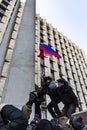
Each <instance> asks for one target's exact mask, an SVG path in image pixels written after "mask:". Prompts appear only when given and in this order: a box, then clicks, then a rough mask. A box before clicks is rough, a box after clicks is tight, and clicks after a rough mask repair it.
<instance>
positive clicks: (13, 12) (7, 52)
mask: <svg viewBox="0 0 87 130" xmlns="http://www.w3.org/2000/svg"><path fill="white" fill-rule="evenodd" d="M23 8H24V5H23V4H22V3H21V2H20V1H19V0H0V100H1V99H2V95H3V89H4V86H5V81H6V79H7V75H8V70H9V66H10V62H11V59H12V54H13V49H14V47H15V42H16V38H17V34H18V29H19V25H20V21H21V18H22V13H23Z"/></svg>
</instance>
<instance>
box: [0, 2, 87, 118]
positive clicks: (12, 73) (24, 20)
mask: <svg viewBox="0 0 87 130" xmlns="http://www.w3.org/2000/svg"><path fill="white" fill-rule="evenodd" d="M34 14H35V0H26V4H25V5H24V4H22V3H21V2H20V0H0V102H1V101H2V97H3V95H4V96H5V95H7V96H6V98H7V100H6V99H5V100H6V101H7V102H9V103H13V104H16V105H18V104H20V105H22V103H25V101H27V100H26V99H28V94H29V92H30V91H31V89H33V88H34V77H35V84H37V85H39V86H40V84H41V80H40V78H41V75H43V74H44V75H46V76H48V75H50V76H52V77H53V79H54V80H56V79H58V78H60V77H64V78H65V79H66V80H68V81H69V83H70V85H71V86H72V88H73V90H74V92H75V93H76V95H77V96H78V98H79V103H80V108H81V110H85V109H86V108H87V57H86V55H85V53H84V51H83V50H81V49H80V48H79V47H78V46H76V44H75V43H73V42H72V41H70V40H69V39H68V38H67V37H66V36H64V35H63V34H62V33H60V32H59V31H58V30H57V29H56V28H54V27H53V26H52V25H51V24H49V23H47V22H46V20H44V19H42V18H41V17H40V16H39V15H36V17H35V15H34ZM30 19H31V20H30ZM34 22H35V23H34ZM31 32H32V33H31ZM34 32H35V34H34ZM43 42H44V43H46V44H48V45H50V46H51V47H52V48H53V49H55V50H56V51H58V52H59V53H60V55H61V56H62V58H61V59H57V58H56V57H49V56H44V57H43V58H39V57H38V54H39V43H43ZM34 43H35V44H34ZM34 52H35V53H34ZM34 54H35V57H34ZM34 70H35V73H34ZM10 91H11V97H16V98H11V99H10ZM18 94H19V95H18ZM8 95H9V96H8ZM22 98H23V99H24V100H23V99H22ZM17 99H18V100H17ZM49 100H50V99H49V97H47V103H48V102H49ZM3 101H4V100H3ZM3 101H2V102H3ZM20 102H21V103H20ZM60 106H61V105H60ZM45 115H46V111H44V109H43V118H44V116H45Z"/></svg>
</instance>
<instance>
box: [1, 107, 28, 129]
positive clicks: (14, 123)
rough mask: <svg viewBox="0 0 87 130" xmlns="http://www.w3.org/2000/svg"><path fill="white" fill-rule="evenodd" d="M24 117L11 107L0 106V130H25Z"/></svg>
mask: <svg viewBox="0 0 87 130" xmlns="http://www.w3.org/2000/svg"><path fill="white" fill-rule="evenodd" d="M27 125H28V120H27V118H26V116H25V115H24V114H23V113H22V112H21V111H20V110H19V109H17V108H16V107H14V106H12V105H0V130H26V128H27Z"/></svg>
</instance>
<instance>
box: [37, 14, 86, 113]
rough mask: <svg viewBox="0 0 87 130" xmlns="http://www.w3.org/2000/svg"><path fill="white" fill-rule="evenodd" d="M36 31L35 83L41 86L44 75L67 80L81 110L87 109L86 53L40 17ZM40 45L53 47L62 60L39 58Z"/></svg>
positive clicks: (46, 57)
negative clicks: (41, 78) (44, 44)
mask: <svg viewBox="0 0 87 130" xmlns="http://www.w3.org/2000/svg"><path fill="white" fill-rule="evenodd" d="M35 30H36V33H35V39H36V40H35V83H36V84H38V85H40V77H41V75H43V74H44V75H47V76H48V75H50V76H52V77H53V79H54V80H57V79H58V78H60V77H63V78H65V79H66V80H67V81H69V84H70V85H71V86H72V88H73V90H74V92H75V94H76V95H77V96H78V98H79V103H80V107H81V109H82V110H84V109H86V108H87V57H86V55H85V53H84V51H83V50H82V49H80V48H79V46H77V45H76V44H75V43H73V42H72V41H71V40H69V39H68V38H67V37H66V36H64V35H63V34H62V33H60V32H59V31H58V30H57V29H56V28H54V27H53V26H52V25H51V24H49V23H47V22H46V20H44V19H42V18H41V17H40V16H39V15H37V16H36V21H35ZM40 43H46V44H48V45H49V46H51V47H52V48H53V49H55V50H56V51H57V52H58V53H59V54H60V55H61V56H62V58H60V59H58V58H56V57H50V56H44V57H43V58H39V57H38V52H39V44H40Z"/></svg>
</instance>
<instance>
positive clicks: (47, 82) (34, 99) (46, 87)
mask: <svg viewBox="0 0 87 130" xmlns="http://www.w3.org/2000/svg"><path fill="white" fill-rule="evenodd" d="M41 85H42V86H41V88H40V89H39V91H36V90H35V91H32V92H31V93H30V96H29V101H28V102H27V103H26V105H25V106H24V107H23V111H24V113H26V115H28V113H27V112H26V111H27V110H31V107H32V104H33V103H35V107H36V109H35V114H38V115H41V112H40V105H41V103H42V102H43V101H45V100H44V98H43V96H44V95H46V94H47V95H49V96H50V98H51V100H52V99H54V97H53V95H52V93H53V90H54V89H55V88H57V86H56V83H55V81H53V80H52V77H50V76H47V77H45V78H44V82H41ZM50 106H52V108H53V107H54V106H55V108H56V109H55V108H54V109H55V111H56V112H57V111H59V109H58V107H57V104H55V102H54V101H53V103H52V102H50V103H49V104H48V106H47V108H48V109H49V111H50V113H51V115H52V116H53V117H56V115H55V112H54V111H53V110H52V108H51V107H50ZM25 107H26V108H27V109H26V110H24V108H25ZM39 117H41V116H39Z"/></svg>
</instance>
